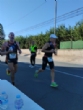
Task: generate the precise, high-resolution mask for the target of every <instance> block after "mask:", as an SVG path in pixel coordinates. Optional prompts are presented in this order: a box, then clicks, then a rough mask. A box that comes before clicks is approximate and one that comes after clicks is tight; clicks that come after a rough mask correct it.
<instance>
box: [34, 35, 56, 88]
mask: <svg viewBox="0 0 83 110" xmlns="http://www.w3.org/2000/svg"><path fill="white" fill-rule="evenodd" d="M56 38H57V37H56V36H55V34H51V35H50V41H49V42H47V43H46V44H45V45H44V46H43V48H42V52H44V53H45V54H44V56H43V58H42V68H40V69H39V70H36V72H35V74H34V77H38V74H39V73H40V72H43V71H44V70H45V69H46V66H47V64H49V66H50V70H51V80H52V82H51V85H50V86H52V87H57V86H58V85H57V84H56V82H55V81H54V76H55V75H54V61H53V58H52V54H53V53H54V54H55V47H54V44H55V41H56Z"/></svg>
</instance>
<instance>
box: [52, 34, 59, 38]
mask: <svg viewBox="0 0 83 110" xmlns="http://www.w3.org/2000/svg"><path fill="white" fill-rule="evenodd" d="M50 38H55V39H57V38H58V37H57V36H56V35H55V34H51V35H50Z"/></svg>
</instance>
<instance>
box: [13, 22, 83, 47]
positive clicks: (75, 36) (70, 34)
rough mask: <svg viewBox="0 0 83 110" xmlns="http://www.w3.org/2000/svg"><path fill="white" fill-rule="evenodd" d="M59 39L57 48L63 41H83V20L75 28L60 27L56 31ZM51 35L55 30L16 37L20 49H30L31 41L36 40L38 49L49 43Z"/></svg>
mask: <svg viewBox="0 0 83 110" xmlns="http://www.w3.org/2000/svg"><path fill="white" fill-rule="evenodd" d="M55 32H56V35H57V36H58V39H57V41H56V43H57V48H60V42H62V41H71V40H73V41H77V40H83V20H81V21H79V22H77V23H76V25H75V26H73V27H71V26H69V27H66V26H65V25H60V26H58V27H57V28H56V30H55ZM51 33H54V28H51V29H50V30H48V31H46V32H45V34H43V33H42V32H41V33H40V34H38V35H30V36H22V35H20V36H16V38H15V40H16V41H18V42H19V43H20V47H21V48H22V49H27V48H29V46H30V44H31V41H32V40H34V41H35V43H36V45H37V47H38V48H42V46H43V45H44V44H45V43H46V42H47V41H49V36H50V34H51Z"/></svg>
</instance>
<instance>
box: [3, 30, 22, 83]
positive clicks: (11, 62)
mask: <svg viewBox="0 0 83 110" xmlns="http://www.w3.org/2000/svg"><path fill="white" fill-rule="evenodd" d="M8 37H9V41H8V42H5V43H4V44H3V45H2V48H3V47H4V49H6V51H7V52H8V51H12V53H8V54H7V59H8V62H7V63H8V68H9V70H10V72H11V81H12V84H13V85H15V73H16V71H17V61H18V58H17V50H19V53H20V54H21V49H20V47H19V43H17V42H16V41H15V40H14V38H15V35H14V33H13V32H10V33H9V36H8Z"/></svg>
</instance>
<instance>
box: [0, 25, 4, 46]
mask: <svg viewBox="0 0 83 110" xmlns="http://www.w3.org/2000/svg"><path fill="white" fill-rule="evenodd" d="M4 39H5V33H4V30H3V26H2V24H1V23H0V47H1V45H2V43H3V40H4Z"/></svg>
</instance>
